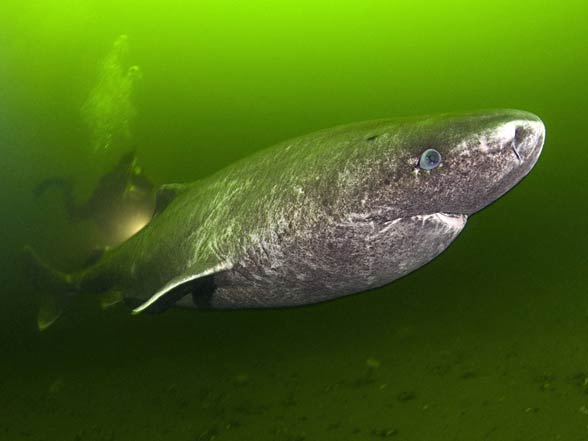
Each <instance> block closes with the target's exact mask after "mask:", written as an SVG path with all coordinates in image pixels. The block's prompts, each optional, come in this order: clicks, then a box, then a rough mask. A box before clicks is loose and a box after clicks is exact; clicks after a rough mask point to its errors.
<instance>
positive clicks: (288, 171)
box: [69, 110, 544, 310]
mask: <svg viewBox="0 0 588 441" xmlns="http://www.w3.org/2000/svg"><path fill="white" fill-rule="evenodd" d="M543 139H544V127H543V124H542V123H541V122H540V120H539V119H538V118H537V117H536V116H534V115H532V114H529V113H526V112H521V111H514V110H497V111H487V112H477V113H471V114H461V115H440V116H439V115H437V116H431V117H419V118H408V119H396V120H381V121H373V122H366V123H359V124H353V125H347V126H341V127H337V128H334V129H328V130H323V131H320V132H316V133H313V134H309V135H306V136H302V137H300V138H295V139H292V140H288V141H285V142H283V143H280V144H278V145H276V146H273V147H271V148H269V149H266V150H262V151H260V152H258V153H257V154H255V155H253V156H250V157H247V158H245V159H243V160H241V161H238V162H236V163H234V164H232V165H230V166H228V167H226V168H225V169H223V170H220V171H219V172H217V173H215V174H213V175H212V176H210V177H209V178H206V179H203V180H201V181H197V182H194V183H192V184H188V185H186V186H185V188H183V189H181V190H179V191H178V194H177V196H176V197H175V198H174V199H173V200H172V201H171V202H170V203H169V205H167V206H166V207H165V208H163V209H162V210H161V211H160V212H159V213H158V214H156V215H155V217H154V219H153V220H152V221H151V223H150V224H149V225H148V226H147V227H146V228H145V229H143V230H142V231H141V232H140V233H138V234H137V235H135V236H134V237H132V238H131V239H130V240H128V241H127V242H125V243H124V244H122V245H121V246H120V247H118V248H117V249H115V250H113V251H112V252H110V253H109V254H108V255H106V256H105V257H104V258H103V259H102V260H101V261H100V262H98V264H96V265H95V266H94V267H92V268H89V269H88V270H86V271H84V272H82V273H79V274H74V275H71V276H69V277H70V280H71V281H72V283H73V284H74V286H75V288H76V291H79V292H84V293H86V292H89V293H91V292H94V293H99V292H104V291H108V290H116V291H121V292H122V293H123V294H124V295H125V297H127V298H129V299H138V300H140V301H145V300H147V299H149V298H150V297H151V296H153V295H154V294H156V298H157V300H152V303H151V304H153V305H156V304H157V303H158V302H160V301H162V300H163V299H165V297H166V295H168V293H169V292H173V291H174V290H175V291H176V292H177V291H178V290H181V291H182V294H184V293H186V294H187V293H191V292H193V293H194V294H195V296H194V297H192V296H185V297H183V298H180V300H179V301H178V302H177V304H178V305H180V306H186V307H194V306H196V305H195V303H194V301H193V300H194V298H198V295H199V292H198V291H199V289H201V287H200V285H198V278H196V279H194V276H195V275H198V274H202V273H204V274H205V275H208V277H210V276H211V275H210V273H212V277H213V278H214V285H215V289H214V291H213V292H209V293H208V294H209V298H207V299H206V302H204V304H205V306H208V307H212V308H245V307H280V306H290V305H302V304H309V303H315V302H319V301H324V300H328V299H331V298H335V297H339V296H343V295H347V294H351V293H355V292H360V291H364V290H366V289H369V288H373V287H377V286H381V285H384V284H386V283H389V282H391V281H392V280H394V279H397V278H398V277H401V276H403V275H405V274H407V273H409V272H410V271H413V270H415V269H417V268H419V267H421V266H422V265H424V264H426V263H427V262H429V261H430V260H431V259H433V258H434V257H435V256H437V255H438V254H439V253H441V252H442V251H443V250H444V249H445V248H447V246H448V245H449V244H450V243H451V242H452V241H453V240H454V239H455V237H456V236H457V235H458V234H459V232H460V231H461V230H462V228H463V227H464V225H465V222H466V219H467V217H468V216H469V215H471V214H473V213H474V212H476V211H478V210H480V209H482V208H483V207H485V206H486V205H488V204H490V203H491V202H493V201H494V200H496V199H497V198H498V197H500V196H501V195H503V194H504V193H506V192H507V191H508V190H509V189H511V188H512V187H513V186H514V185H516V183H517V182H518V181H519V180H520V179H522V178H523V177H524V176H525V175H526V174H527V173H528V172H529V171H530V169H531V168H532V167H533V165H534V164H535V162H536V160H537V158H538V157H539V154H540V151H541V148H542V145H543ZM427 148H435V149H437V150H438V151H439V152H440V153H441V155H442V158H443V160H442V163H441V165H440V166H439V167H437V168H435V169H433V170H431V171H425V170H422V169H420V168H419V167H418V161H419V157H420V155H421V154H422V152H423V151H424V150H426V149H427ZM164 195H165V196H168V195H169V190H165V189H164ZM213 268H214V269H213ZM178 278H181V279H182V280H184V282H183V283H179V282H177V281H178ZM170 281H171V284H170ZM174 281H175V282H174ZM166 284H168V287H169V288H170V289H167V288H164V287H165V286H166ZM162 288H163V289H162ZM198 306H202V303H201V304H200V305H198ZM144 307H145V309H146V310H149V307H147V306H144Z"/></svg>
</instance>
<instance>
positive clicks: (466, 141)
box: [366, 110, 545, 217]
mask: <svg viewBox="0 0 588 441" xmlns="http://www.w3.org/2000/svg"><path fill="white" fill-rule="evenodd" d="M375 132H377V134H376V135H375V136H376V139H375V140H376V142H377V143H378V144H379V146H378V149H377V150H378V154H379V155H380V156H379V161H378V163H379V166H378V167H376V169H375V170H374V172H375V175H376V176H375V178H376V179H375V180H376V181H377V183H374V181H373V180H372V190H375V191H374V192H371V194H372V196H373V198H370V199H372V200H373V201H374V202H375V206H376V207H378V206H379V207H385V206H387V207H389V209H388V211H390V210H391V211H392V212H393V215H394V216H398V217H404V216H414V215H426V214H431V213H448V214H454V215H461V216H469V215H471V214H473V213H475V212H477V211H479V210H481V209H482V208H484V207H485V206H487V205H489V204H491V203H492V202H494V201H495V200H496V199H498V198H499V197H500V196H502V195H503V194H505V193H506V192H507V191H509V190H510V189H511V188H512V187H514V186H515V185H516V184H517V183H518V182H519V181H520V180H521V179H522V178H523V177H524V176H525V175H527V173H529V171H530V170H531V168H533V166H534V165H535V163H536V162H537V159H538V158H539V155H540V153H541V149H542V147H543V141H544V138H545V127H544V125H543V123H542V122H541V120H540V119H539V118H538V117H537V116H535V115H533V114H531V113H528V112H524V111H520V110H493V111H484V112H476V113H469V114H448V115H441V116H435V117H424V118H418V119H408V120H403V121H397V122H388V123H386V122H382V123H381V125H379V126H378V127H377V128H376V130H375ZM380 135H382V136H380ZM366 139H367V140H368V141H366V142H369V139H370V138H369V137H367V138H366ZM390 201H393V203H391V202H390Z"/></svg>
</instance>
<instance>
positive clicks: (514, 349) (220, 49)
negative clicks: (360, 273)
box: [0, 0, 588, 441]
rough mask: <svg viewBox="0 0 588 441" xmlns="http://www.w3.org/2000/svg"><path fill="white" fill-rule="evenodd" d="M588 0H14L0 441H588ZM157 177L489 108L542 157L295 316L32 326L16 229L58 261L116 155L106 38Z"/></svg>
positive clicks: (82, 230)
mask: <svg viewBox="0 0 588 441" xmlns="http://www.w3.org/2000/svg"><path fill="white" fill-rule="evenodd" d="M586 29H588V6H587V5H586V3H585V2H584V1H580V0H575V1H571V0H564V1H561V2H553V1H552V2H547V1H532V2H531V1H493V2H486V1H478V0H476V1H468V2H465V1H438V2H434V1H421V2H415V1H392V0H389V1H383V0H382V1H373V0H363V1H357V2H352V1H339V2H334V1H326V0H313V1H310V0H299V1H295V2H294V1H284V2H270V1H261V0H250V1H247V2H245V1H228V0H210V1H194V2H188V1H181V0H170V1H166V2H163V1H161V2H155V1H144V0H143V1H139V0H135V1H98V0H96V1H76V0H62V1H53V0H46V1H23V2H16V1H8V2H7V1H5V2H3V3H2V5H1V6H0V152H1V156H0V183H1V185H2V188H1V189H0V194H1V197H0V201H1V207H0V212H1V216H0V222H1V225H0V240H1V242H0V243H1V244H2V246H1V248H0V265H1V270H0V282H1V286H2V291H1V294H0V295H1V298H0V300H1V305H2V306H1V307H0V354H1V356H0V357H1V358H0V360H1V361H0V439H2V440H10V441H18V440H31V441H52V440H56V441H88V440H90V441H94V440H97V441H98V440H99V441H114V440H117V441H118V440H138V439H141V440H173V441H175V440H178V441H180V440H181V441H184V440H185V441H201V440H213V439H214V440H239V441H242V440H255V441H257V440H259V441H264V440H271V441H274V440H276V441H303V440H309V441H311V440H377V439H381V438H389V439H397V440H406V441H408V440H414V441H423V440H464V441H466V440H467V441H471V440H500V441H505V440H512V441H515V440H517V441H526V440H565V441H574V440H586V439H588V344H587V342H588V296H587V294H588V289H587V288H588V276H587V273H586V268H587V257H586V256H587V253H586V250H587V249H588V234H587V232H586V230H587V229H586V226H587V222H588V209H587V196H588V193H587V189H586V188H587V185H588V178H587V174H586V165H587V164H588V154H587V145H586V135H585V132H586V130H587V127H588V87H587V85H586V79H587V78H588V51H587V50H586V47H587V44H588V35H587V31H586ZM123 33H126V34H127V35H128V36H129V42H130V54H129V59H130V61H131V62H132V63H133V64H138V65H139V66H140V67H141V69H142V71H143V75H144V76H143V79H142V80H141V81H140V82H138V83H137V84H136V90H135V96H134V103H135V106H136V108H137V117H136V119H135V124H134V126H133V143H134V145H136V147H137V150H138V153H139V156H140V160H141V163H142V164H143V165H144V168H145V170H146V172H147V174H148V175H149V176H150V177H151V178H152V179H153V180H154V181H156V182H157V183H158V184H161V183H165V182H178V181H190V180H195V179H198V178H200V177H203V176H206V175H208V174H209V173H211V172H213V171H215V170H218V169H219V168H221V167H222V166H224V165H226V164H229V163H231V162H232V161H234V160H235V159H237V158H240V157H242V156H245V155H247V154H248V153H250V152H252V151H255V150H257V149H260V148H262V147H265V146H267V145H270V144H272V143H274V142H277V141H280V140H282V139H284V138H287V137H291V136H295V135H299V134H304V133H307V132H309V131H312V130H315V129H318V128H323V127H328V126H331V125H336V124H341V123H346V122H352V121H357V120H364V119H370V118H380V117H386V116H401V115H413V114H421V113H434V112H442V111H459V110H471V109H479V108H489V107H514V108H522V109H525V110H530V111H532V112H535V113H537V114H538V115H540V116H541V117H542V118H543V119H544V121H545V124H546V126H547V141H546V145H545V149H544V153H543V156H542V158H541V159H540V161H539V163H538V165H537V166H536V168H535V169H534V171H533V172H532V173H531V174H530V175H529V177H528V178H527V179H525V180H524V182H522V183H521V184H520V185H519V186H518V187H517V188H516V189H515V190H514V191H512V192H511V193H510V194H508V195H507V196H506V197H504V198H503V199H501V200H500V201H498V202H497V203H496V204H494V205H493V206H491V207H490V208H488V209H487V210H485V211H483V212H481V213H479V214H478V215H476V216H475V217H473V218H472V219H471V220H470V221H469V225H468V227H467V228H466V229H465V231H464V232H463V233H462V235H461V237H460V238H459V239H458V240H457V241H456V242H455V244H454V245H452V247H451V248H450V249H449V250H448V251H447V252H446V253H445V254H443V255H442V256H441V257H440V258H438V259H437V260H435V261H434V262H433V263H432V264H430V265H428V266H427V267H425V268H423V269H421V270H419V271H417V272H415V273H413V274H412V275H410V276H408V277H406V278H404V279H402V280H400V281H398V282H396V283H394V284H392V285H390V286H388V287H386V288H383V289H379V290H377V291H373V292H370V293H365V294H362V295H357V296H353V297H350V298H346V299H342V300H339V301H335V302H331V303H327V304H323V305H318V306H312V307H306V308H299V309H293V310H279V311H245V312H220V313H219V312H217V313H197V312H193V311H182V310H173V311H169V312H168V313H166V314H163V315H157V316H140V317H131V316H129V315H128V313H127V312H126V311H125V310H124V308H118V309H115V310H113V311H108V312H101V311H100V310H99V308H98V307H97V305H96V301H95V300H94V299H82V300H80V302H78V303H77V304H76V305H74V307H72V308H71V309H70V310H69V311H68V313H67V314H66V315H65V316H64V317H63V318H62V319H61V320H60V321H59V322H58V323H57V324H56V325H55V326H54V327H53V328H51V329H50V330H48V331H47V332H44V333H42V334H40V333H38V332H37V330H36V328H35V314H36V307H35V304H34V301H33V292H32V288H31V286H30V284H29V281H27V280H26V279H25V278H24V276H23V273H22V268H21V264H20V249H21V247H22V246H23V245H24V244H26V243H28V244H32V245H33V246H35V248H36V249H38V250H39V252H40V253H41V254H42V255H43V256H46V257H47V258H48V259H49V260H51V261H52V262H53V263H54V264H56V265H57V266H59V267H63V268H68V267H71V266H73V265H75V264H76V262H78V261H79V259H80V258H81V256H82V255H83V253H84V252H85V247H86V246H87V245H88V241H91V234H90V233H89V231H90V229H89V225H87V224H78V225H70V224H69V223H68V222H67V220H66V218H65V215H64V213H63V208H62V204H61V202H60V200H59V197H57V196H56V195H54V196H53V197H47V198H44V199H43V200H42V201H38V202H35V201H34V199H33V197H32V195H31V189H32V188H33V187H34V186H35V185H36V184H37V183H38V182H39V181H40V180H42V179H44V178H46V177H49V176H53V175H62V176H70V177H72V178H74V179H75V180H76V184H77V188H78V193H77V196H78V198H79V199H80V200H81V199H83V198H84V197H87V196H88V194H89V192H90V190H91V189H92V188H93V186H94V185H95V183H96V180H97V179H98V176H99V175H100V174H102V173H103V172H104V171H106V169H107V168H108V167H106V168H105V165H104V163H105V162H104V161H105V159H104V157H98V156H100V155H99V154H96V153H93V152H92V150H91V149H90V148H89V146H88V133H87V130H86V128H85V127H84V125H83V124H82V122H81V117H80V107H81V106H82V103H83V102H84V100H85V99H86V97H87V95H88V92H89V90H90V89H91V88H92V87H93V85H94V84H95V83H96V75H97V66H98V63H99V60H101V59H102V58H103V57H104V55H105V54H106V53H107V52H108V51H109V50H110V48H111V47H112V43H113V41H114V40H115V39H116V38H117V36H118V35H120V34H123Z"/></svg>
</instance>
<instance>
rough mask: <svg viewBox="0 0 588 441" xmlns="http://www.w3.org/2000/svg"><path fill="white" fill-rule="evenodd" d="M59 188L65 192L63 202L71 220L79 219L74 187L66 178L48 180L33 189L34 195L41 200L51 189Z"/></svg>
mask: <svg viewBox="0 0 588 441" xmlns="http://www.w3.org/2000/svg"><path fill="white" fill-rule="evenodd" d="M53 187H56V188H59V189H61V191H62V192H63V202H64V203H65V209H66V211H67V214H68V216H69V218H70V219H76V218H78V217H79V210H80V209H79V208H78V206H77V205H76V201H75V198H74V194H73V186H72V183H71V181H69V180H67V179H64V178H48V179H45V180H44V181H42V182H41V183H39V185H37V186H36V187H35V188H34V189H33V195H34V196H35V198H37V199H38V198H40V197H41V196H43V195H44V194H45V192H47V191H48V190H49V189H50V188H53Z"/></svg>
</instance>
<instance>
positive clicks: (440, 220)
mask: <svg viewBox="0 0 588 441" xmlns="http://www.w3.org/2000/svg"><path fill="white" fill-rule="evenodd" d="M402 219H410V220H419V221H421V222H422V223H423V225H424V224H427V223H430V222H433V223H435V224H439V225H441V226H445V227H447V228H448V229H455V230H461V229H462V228H463V227H464V225H465V224H466V222H467V220H468V216H467V214H458V213H444V212H437V213H428V214H417V215H415V216H409V217H406V218H404V217H401V218H398V219H396V220H397V221H398V220H402Z"/></svg>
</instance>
